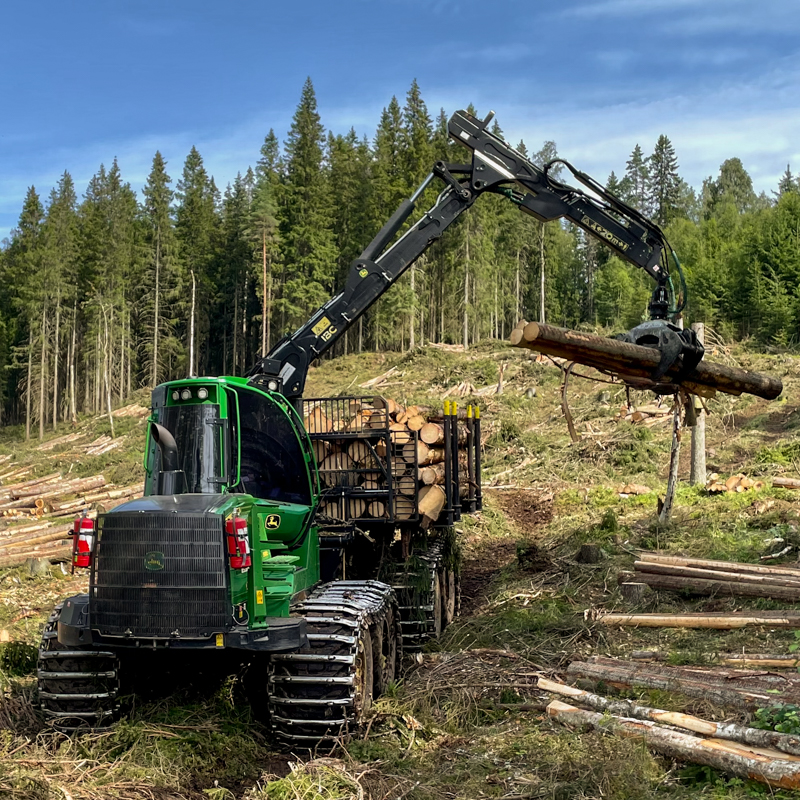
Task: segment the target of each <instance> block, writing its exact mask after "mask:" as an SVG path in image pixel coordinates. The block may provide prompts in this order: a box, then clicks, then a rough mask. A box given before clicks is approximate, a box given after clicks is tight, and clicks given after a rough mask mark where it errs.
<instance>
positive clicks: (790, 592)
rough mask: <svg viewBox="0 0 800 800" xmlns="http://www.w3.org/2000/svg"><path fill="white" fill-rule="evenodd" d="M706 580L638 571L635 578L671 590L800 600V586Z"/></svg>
mask: <svg viewBox="0 0 800 800" xmlns="http://www.w3.org/2000/svg"><path fill="white" fill-rule="evenodd" d="M731 578H732V579H731V580H727V581H721V580H710V579H709V580H706V579H702V578H678V577H674V576H672V575H656V574H655V573H652V572H636V573H635V579H636V580H637V581H641V582H642V583H646V584H647V585H648V586H650V587H651V588H653V589H665V590H667V591H671V592H687V593H689V594H703V595H710V594H714V595H724V596H726V597H770V598H772V599H773V600H787V601H789V602H793V603H794V602H800V586H798V587H794V588H790V587H788V586H775V585H770V584H765V585H763V586H760V585H758V584H752V583H742V582H738V581H736V580H735V576H734V575H731Z"/></svg>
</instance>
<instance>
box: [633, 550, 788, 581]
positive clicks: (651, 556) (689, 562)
mask: <svg viewBox="0 0 800 800" xmlns="http://www.w3.org/2000/svg"><path fill="white" fill-rule="evenodd" d="M639 560H640V561H642V562H645V561H646V562H648V563H651V564H673V565H675V566H682V567H692V568H695V569H716V570H723V571H724V572H753V573H757V574H758V575H786V576H787V577H792V576H800V568H798V567H794V566H792V565H791V564H781V565H780V566H772V567H768V566H765V565H764V564H746V563H739V562H738V561H713V560H711V559H707V558H690V557H687V556H665V555H661V554H660V553H647V552H642V553H640V554H639Z"/></svg>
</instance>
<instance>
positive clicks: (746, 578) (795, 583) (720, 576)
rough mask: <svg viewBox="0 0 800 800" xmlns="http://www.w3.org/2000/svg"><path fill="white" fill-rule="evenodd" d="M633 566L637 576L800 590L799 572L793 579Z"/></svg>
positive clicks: (669, 566)
mask: <svg viewBox="0 0 800 800" xmlns="http://www.w3.org/2000/svg"><path fill="white" fill-rule="evenodd" d="M633 566H634V568H635V569H636V570H638V574H642V573H651V574H654V575H671V576H673V577H676V578H686V579H687V580H691V579H693V578H700V579H702V580H721V581H736V582H737V583H739V582H741V583H753V584H757V585H768V586H787V587H798V588H800V571H799V574H797V576H796V577H795V576H789V575H784V574H771V575H762V574H759V573H757V572H726V571H723V570H714V569H695V568H693V567H679V566H673V565H672V564H652V563H650V562H649V561H637V562H635V563H634V565H633Z"/></svg>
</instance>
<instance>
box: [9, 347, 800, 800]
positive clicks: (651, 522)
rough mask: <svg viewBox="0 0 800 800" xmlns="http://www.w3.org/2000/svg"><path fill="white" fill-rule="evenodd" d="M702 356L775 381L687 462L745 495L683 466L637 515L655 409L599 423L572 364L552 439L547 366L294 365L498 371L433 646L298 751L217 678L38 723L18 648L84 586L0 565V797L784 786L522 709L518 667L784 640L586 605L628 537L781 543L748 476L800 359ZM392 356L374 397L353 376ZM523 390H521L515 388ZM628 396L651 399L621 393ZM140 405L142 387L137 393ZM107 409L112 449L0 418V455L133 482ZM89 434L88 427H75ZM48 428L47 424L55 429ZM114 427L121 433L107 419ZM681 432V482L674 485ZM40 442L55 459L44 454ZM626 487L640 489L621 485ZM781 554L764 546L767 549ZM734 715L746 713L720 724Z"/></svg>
mask: <svg viewBox="0 0 800 800" xmlns="http://www.w3.org/2000/svg"><path fill="white" fill-rule="evenodd" d="M709 357H711V358H719V359H726V360H730V361H736V362H737V363H739V364H740V365H742V366H744V367H747V368H751V369H758V370H761V371H765V372H769V373H771V374H773V375H778V376H780V377H782V378H783V380H784V385H785V391H784V394H783V396H782V398H781V399H780V400H777V401H773V402H770V403H768V402H766V401H762V400H758V399H754V398H748V397H742V398H730V397H721V398H718V399H715V400H712V401H710V403H709V411H710V415H709V417H708V432H707V440H708V450H709V457H708V460H709V468H710V469H712V470H714V471H716V472H719V473H720V474H722V475H728V474H734V473H738V472H744V473H746V474H747V475H749V476H750V477H753V478H761V479H763V480H764V481H765V484H766V485H765V487H764V488H763V489H761V490H759V491H755V490H749V491H747V492H742V493H740V494H736V493H730V494H724V495H708V494H706V493H705V492H704V491H703V490H702V489H701V488H699V487H690V486H689V485H688V483H687V482H686V481H685V480H684V481H683V482H682V484H681V487H680V489H679V492H678V496H677V503H676V507H675V511H674V514H673V519H672V521H671V523H670V524H669V525H668V526H659V525H658V524H657V523H656V508H657V502H658V497H659V495H663V491H664V486H665V482H666V471H667V462H668V452H669V443H670V426H669V422H668V421H667V422H665V423H659V424H658V425H655V426H653V427H651V428H646V427H642V426H637V425H632V424H631V423H628V422H624V421H621V420H620V419H619V418H618V413H619V410H620V407H621V406H622V405H624V403H625V390H624V389H623V388H622V387H619V386H616V385H607V384H600V383H595V382H590V381H584V380H581V379H576V378H572V379H571V385H570V392H569V402H570V408H571V411H572V415H573V417H574V420H575V425H576V428H577V430H578V431H579V432H580V433H581V441H579V442H577V443H573V442H572V441H571V439H570V436H569V434H568V431H567V426H566V424H565V420H564V417H563V414H562V410H561V372H560V370H559V369H558V368H556V367H555V366H553V365H552V364H549V363H540V362H537V361H536V360H535V358H533V354H531V353H529V352H527V351H522V350H513V349H509V348H506V347H505V346H504V345H503V344H502V343H500V342H486V343H483V344H481V345H479V346H477V347H475V348H474V349H472V350H471V351H469V352H467V353H464V352H459V351H458V350H457V349H455V348H451V349H447V348H436V347H427V348H420V349H418V350H416V351H414V352H412V353H408V354H388V355H378V354H362V355H360V356H348V357H346V358H341V359H337V360H333V361H329V362H326V363H324V364H323V365H322V366H320V367H318V368H315V369H314V370H312V374H311V376H310V379H309V391H308V395H309V396H325V395H329V394H340V393H341V394H361V393H369V392H372V391H376V392H380V393H383V394H387V395H390V396H392V397H394V398H395V399H397V400H398V401H401V402H407V403H412V402H425V403H427V404H432V403H435V402H438V399H439V398H440V397H441V396H442V395H443V394H444V392H446V391H447V390H448V389H450V388H452V387H457V386H458V385H459V384H461V383H462V382H469V383H471V384H473V385H474V386H475V387H476V388H477V389H478V390H480V389H481V388H483V387H488V386H491V385H492V384H494V383H496V382H497V380H498V375H499V371H500V368H501V365H502V364H504V363H505V364H506V366H505V369H504V377H503V384H504V389H503V393H502V394H486V395H482V396H480V397H472V398H470V397H465V398H462V399H459V402H463V403H466V402H476V401H477V402H478V403H479V404H480V405H481V408H482V412H483V413H482V416H483V419H484V436H485V440H486V441H485V458H484V481H485V482H486V483H489V484H494V486H495V488H487V490H486V491H485V495H484V497H485V507H484V510H483V512H481V513H480V514H477V515H475V516H474V517H464V518H463V519H462V521H461V523H460V524H459V535H460V541H461V545H462V547H463V551H464V567H463V575H462V582H463V604H462V613H461V616H460V617H459V618H457V620H456V621H455V623H454V624H453V625H452V626H451V627H450V628H449V629H448V630H447V632H446V634H445V636H444V638H443V639H442V641H440V642H438V643H436V644H434V645H431V646H429V647H428V648H427V650H426V652H425V653H423V654H421V656H419V657H418V658H414V659H411V658H408V659H407V661H406V665H405V671H404V673H403V676H402V679H401V680H400V681H398V682H397V684H396V685H393V686H392V687H391V688H390V691H389V692H388V693H387V695H386V696H385V697H384V698H383V699H381V700H380V701H378V702H377V703H376V705H375V706H374V709H373V711H374V718H373V720H372V721H371V723H370V726H369V731H368V734H367V735H364V736H361V737H359V738H358V739H357V740H355V741H351V742H350V743H348V744H347V745H345V746H344V747H342V748H341V749H339V750H337V751H336V752H334V753H330V754H327V753H326V754H323V753H319V754H315V755H316V758H312V759H309V758H303V757H301V756H300V755H292V754H288V753H282V752H280V751H278V750H276V749H275V748H274V747H273V746H272V744H271V743H270V741H269V738H268V735H267V731H266V730H265V729H264V728H263V727H262V726H261V725H260V724H258V723H257V722H255V721H254V720H253V718H252V716H251V714H250V712H249V710H248V709H247V708H246V706H245V705H244V704H243V702H242V694H241V689H240V686H239V685H238V682H237V681H236V680H235V679H231V680H229V681H228V682H226V683H225V684H224V685H222V686H220V687H218V689H217V690H216V691H215V692H214V693H213V694H209V693H208V692H199V691H197V690H196V689H195V688H194V687H192V686H191V685H187V686H186V687H185V690H184V691H181V692H180V693H178V694H173V695H171V696H168V697H164V698H160V699H158V700H156V701H152V702H150V701H148V702H136V703H134V704H133V705H132V706H130V713H129V715H128V717H127V718H126V719H125V721H124V722H123V723H122V724H120V725H119V726H117V727H116V728H115V729H113V730H112V731H108V732H103V733H97V734H93V735H90V736H84V737H80V738H75V739H69V738H67V737H64V736H61V735H59V734H54V733H51V732H48V731H47V730H46V729H45V728H44V727H43V724H42V720H41V719H40V718H39V716H38V712H37V711H36V705H35V700H36V690H35V661H34V657H33V656H34V652H33V648H35V646H36V643H37V641H38V637H39V634H40V631H41V627H42V624H43V622H44V619H45V617H46V615H47V613H48V612H49V610H50V608H51V606H52V604H53V603H54V602H55V601H56V600H57V599H58V598H60V597H64V596H68V595H70V594H74V593H76V592H77V591H80V590H81V589H82V587H83V586H84V585H85V582H84V581H85V579H83V578H76V577H73V576H70V575H64V574H62V571H61V569H60V568H59V567H58V566H54V567H53V568H52V569H51V575H50V576H49V577H44V578H43V577H34V576H31V575H29V574H27V573H26V571H25V570H24V569H23V568H17V569H14V570H7V571H5V572H0V631H4V632H5V634H4V635H3V638H5V639H9V640H10V641H9V642H7V643H4V644H3V643H0V687H2V695H0V797H13V798H24V800H34V799H36V800H38V799H39V798H41V799H42V800H44V799H45V798H47V799H48V800H49V799H50V798H67V800H83V799H84V798H97V797H117V798H159V799H161V798H172V797H175V798H178V797H181V798H182V797H186V798H213V799H217V798H218V799H220V800H221V799H222V798H253V799H254V798H270V800H284V799H285V800H296V799H297V798H303V799H304V800H305V799H306V798H307V799H308V800H312V799H313V800H323V799H324V800H345V799H346V798H376V800H377V799H378V798H381V799H383V798H386V799H387V800H388V798H409V800H428V799H430V800H433V798H453V799H454V800H455V799H456V798H464V800H472V799H473V798H475V799H476V798H498V799H500V798H502V800H522V798H552V799H553V800H555V799H556V798H557V799H558V800H561V799H562V798H563V799H564V800H566V799H567V798H587V799H588V798H591V799H592V800H594V799H595V798H596V799H597V800H599V799H600V798H611V799H613V800H622V798H643V799H646V798H662V797H663V798H694V797H706V798H726V799H727V798H730V799H731V800H738V798H747V797H759V796H769V797H776V798H780V797H789V796H791V795H789V794H788V793H780V792H770V791H769V790H766V789H764V788H763V787H760V786H758V785H756V784H751V783H749V782H746V781H741V780H739V779H730V778H726V777H725V776H723V775H721V774H718V773H715V772H714V771H713V770H709V769H707V768H701V767H697V766H692V765H686V764H679V763H673V762H670V761H668V760H665V759H663V758H660V757H658V756H655V755H653V754H651V753H650V752H649V751H648V750H647V749H646V748H644V747H643V746H642V745H641V743H638V742H633V741H628V740H622V739H617V738H614V737H612V736H607V735H601V734H598V733H581V732H570V731H567V730H566V729H564V728H562V727H560V726H558V725H556V724H555V723H552V722H551V721H549V720H548V719H547V717H546V716H545V715H544V714H543V713H542V711H541V704H542V701H543V700H544V697H542V696H540V695H539V693H538V692H536V691H535V690H533V689H531V688H530V686H531V684H532V683H534V682H535V678H536V675H538V674H546V675H558V674H559V673H560V672H561V671H563V669H564V668H565V667H566V665H567V664H568V663H569V662H570V660H572V659H574V658H576V657H580V658H582V657H586V656H589V655H593V654H602V655H613V656H625V655H626V654H628V653H630V652H631V651H633V650H644V649H657V650H662V651H668V652H669V653H670V660H671V661H672V662H673V663H702V662H703V661H704V660H707V659H708V658H709V654H713V653H715V652H721V651H726V652H727V651H750V652H787V651H788V649H789V647H791V646H792V645H793V643H794V642H795V635H794V632H792V631H786V630H770V629H742V630H737V631H730V632H723V631H697V630H680V629H665V630H658V629H642V630H635V629H630V628H620V629H614V628H609V627H604V626H600V625H599V624H598V623H597V622H596V617H597V612H599V611H605V610H619V609H623V608H626V606H625V604H624V602H623V601H622V599H621V597H620V596H619V593H618V589H617V575H618V573H619V572H620V571H621V570H625V569H630V568H631V566H632V563H633V560H634V554H635V551H636V549H637V548H641V547H644V548H657V549H660V550H666V551H670V552H675V553H684V554H692V555H695V556H703V557H709V558H724V559H731V560H741V561H756V560H758V558H759V557H760V556H762V555H764V554H765V553H768V552H772V549H774V547H775V545H774V543H773V542H774V540H776V539H778V538H780V539H783V540H784V542H785V544H789V545H793V546H794V547H795V549H794V550H793V551H792V553H790V554H788V555H787V556H785V558H784V560H791V561H794V560H796V559H797V553H798V549H797V547H798V546H800V492H797V493H793V492H791V491H787V490H776V489H773V488H771V486H770V481H769V478H770V477H771V476H773V475H777V474H782V475H787V476H794V477H800V436H798V424H800V366H798V365H799V364H800V362H798V360H797V359H796V358H794V357H793V356H791V355H786V354H771V355H765V354H755V353H750V352H746V351H745V350H743V349H742V350H738V349H735V350H732V351H731V350H727V349H724V348H720V349H718V352H716V353H713V354H710V356H709ZM391 367H396V370H395V371H394V372H393V373H392V374H391V375H390V376H388V377H387V379H386V381H385V383H384V384H383V385H380V386H378V387H377V388H376V389H373V390H365V389H361V388H360V386H359V385H360V384H361V383H363V382H365V381H366V380H368V379H370V378H373V377H375V376H377V375H380V374H382V373H384V372H386V371H387V370H389V369H390V368H391ZM532 389H535V392H533V391H531V390H532ZM633 401H634V403H635V404H637V405H643V404H645V403H650V402H651V401H652V398H651V397H650V396H648V395H646V394H643V393H642V394H640V393H634V394H633ZM139 402H144V403H146V399H144V398H139ZM123 421H124V422H125V425H124V426H122V425H120V427H121V428H122V430H121V432H122V433H123V434H124V435H125V436H126V439H125V443H124V445H123V446H121V447H120V448H118V449H117V450H114V451H111V452H110V453H109V454H107V455H106V456H100V457H97V460H96V461H91V462H89V460H85V459H75V456H74V454H70V452H69V448H67V447H66V446H65V447H64V448H63V451H62V452H59V451H58V450H56V452H55V453H47V451H38V450H36V449H35V448H36V445H37V443H33V444H32V445H30V446H25V445H24V444H22V443H21V438H22V431H20V430H8V429H7V430H5V431H3V432H2V433H0V454H2V453H9V454H13V458H14V461H15V463H20V464H24V463H30V465H31V467H32V469H34V471H35V473H34V474H46V473H48V472H52V471H54V468H56V469H59V468H60V469H64V470H65V471H67V470H71V473H72V474H78V475H84V474H86V475H89V474H96V473H98V472H103V473H104V474H108V475H110V476H112V477H111V479H112V480H114V481H115V482H118V483H125V482H131V481H133V480H135V479H136V478H137V477H138V474H139V470H140V464H141V448H142V446H143V437H144V431H143V426H142V425H141V424H140V423H139V422H137V421H135V420H120V423H122V422H123ZM80 425H82V426H86V429H87V435H91V434H94V435H95V436H96V435H99V434H100V433H101V432H107V431H106V427H107V420H104V419H102V418H100V419H85V420H81V422H80ZM65 432H68V429H64V430H59V431H58V432H56V433H52V432H51V433H48V436H56V435H63V434H64V433H65ZM118 432H119V431H118ZM688 449H689V448H688V447H684V453H683V455H682V458H681V475H682V477H684V478H686V477H688V470H689V467H688ZM50 456H53V457H52V458H51V457H50ZM626 483H636V484H640V485H643V486H646V487H649V488H650V489H651V490H652V491H650V492H649V493H646V494H640V495H637V496H632V497H627V498H622V497H620V494H619V491H618V490H619V489H620V488H621V487H622V486H623V485H624V484H626ZM588 542H591V543H596V544H599V545H600V546H601V548H602V550H603V555H604V558H603V560H602V561H601V562H600V563H599V564H591V565H589V564H580V563H578V562H577V561H576V559H575V553H576V551H577V550H578V548H579V547H580V545H581V544H584V543H588ZM783 546H784V545H783V544H781V547H783ZM781 607H785V606H781V605H780V604H778V603H775V602H773V601H768V600H754V601H752V602H743V601H740V600H732V599H726V598H709V597H699V598H689V597H682V596H678V595H675V594H670V593H666V592H659V593H653V594H652V595H650V596H649V597H648V598H647V599H646V600H645V601H644V603H643V605H642V607H641V608H639V609H638V610H641V611H652V610H655V609H658V610H659V611H665V612H672V611H674V612H678V611H684V610H690V609H691V610H704V611H726V610H735V609H741V608H761V609H777V608H781ZM633 696H634V697H637V698H641V699H642V701H643V702H645V703H648V704H651V705H658V706H660V707H662V708H664V707H666V708H670V709H676V710H683V711H688V712H692V713H697V714H700V715H704V716H707V717H709V718H714V719H723V718H726V716H725V712H724V711H722V710H721V709H718V708H714V707H713V706H711V705H710V704H708V703H707V702H705V701H699V700H691V699H688V698H683V697H681V696H679V695H669V694H665V693H658V692H642V693H636V694H634V695H633ZM738 719H740V720H741V721H744V720H745V719H746V717H744V716H739V717H738Z"/></svg>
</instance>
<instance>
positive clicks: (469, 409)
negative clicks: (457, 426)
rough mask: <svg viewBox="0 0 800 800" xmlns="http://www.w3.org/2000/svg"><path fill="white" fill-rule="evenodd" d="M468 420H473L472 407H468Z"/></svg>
mask: <svg viewBox="0 0 800 800" xmlns="http://www.w3.org/2000/svg"><path fill="white" fill-rule="evenodd" d="M467 419H472V406H471V405H470V406H467Z"/></svg>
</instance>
